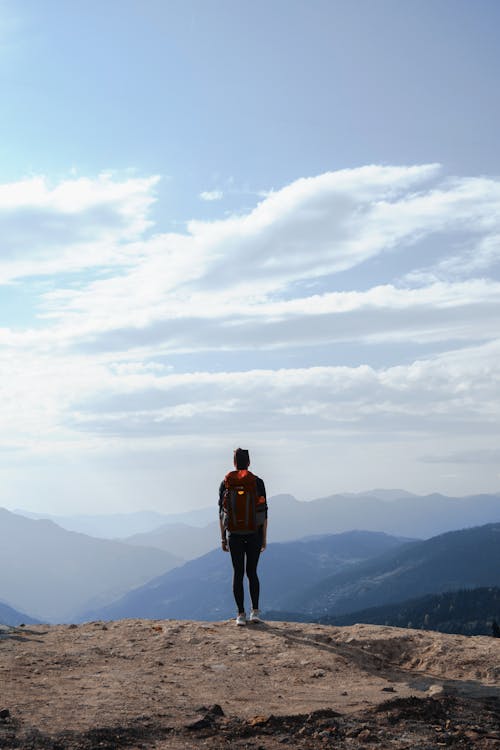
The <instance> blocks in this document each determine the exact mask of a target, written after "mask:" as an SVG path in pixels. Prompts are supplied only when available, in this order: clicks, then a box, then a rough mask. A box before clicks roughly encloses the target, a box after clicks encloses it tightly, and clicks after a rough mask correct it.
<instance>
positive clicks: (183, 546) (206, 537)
mask: <svg viewBox="0 0 500 750" xmlns="http://www.w3.org/2000/svg"><path fill="white" fill-rule="evenodd" d="M213 515H214V511H213V508H212V516H213ZM215 516H216V517H217V512H215ZM123 541H124V542H126V543H127V544H133V545H140V546H142V547H156V548H158V549H164V550H168V551H169V552H171V553H172V554H173V555H177V556H178V557H182V558H183V559H184V560H192V559H193V558H195V557H200V556H201V555H204V554H205V553H207V552H209V551H210V550H213V549H215V548H216V547H217V548H218V547H219V542H220V529H219V522H218V521H214V522H213V523H211V524H209V525H208V526H203V527H201V528H200V527H198V526H188V525H187V524H185V523H172V524H171V523H168V524H164V525H163V526H160V528H158V529H155V530H154V531H149V532H148V533H146V534H135V535H134V536H131V537H128V538H127V539H123Z"/></svg>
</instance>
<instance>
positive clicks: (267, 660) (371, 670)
mask: <svg viewBox="0 0 500 750" xmlns="http://www.w3.org/2000/svg"><path fill="white" fill-rule="evenodd" d="M285 745H290V746H291V747H294V748H295V747H296V748H304V750H306V748H307V749H308V750H314V749H315V748H329V747H331V748H353V749H355V748H361V747H367V746H370V745H373V746H378V747H380V748H394V749H396V748H397V749H398V750H402V749H403V748H407V749H408V750H410V748H411V750H424V748H425V750H428V749H430V748H439V747H455V748H478V749H484V750H489V749H490V748H500V639H494V638H489V637H473V638H466V637H462V636H452V635H443V634H440V633H434V632H427V631H425V632H424V631H417V630H401V629H397V628H387V627H378V626H372V625H354V626H351V627H345V628H335V627H328V626H320V625H312V624H304V623H276V622H273V623H270V624H262V625H247V627H244V628H237V627H236V626H235V625H234V623H233V622H232V621H231V622H215V623H196V622H184V621H172V620H167V621H146V620H123V621H119V622H112V623H103V622H94V623H87V624H84V625H80V626H75V625H66V626H51V627H44V626H35V627H33V626H32V627H29V628H27V627H26V628H16V629H12V628H1V627H0V748H23V749H27V748H32V749H33V750H38V749H41V748H47V749H50V750H97V749H98V748H99V750H114V749H115V748H130V749H131V750H133V749H134V748H148V749H157V750H163V749H166V748H172V750H176V749H179V750H180V749H181V748H182V749H183V750H185V749H186V748H194V747H200V748H201V747H205V748H209V749H213V750H215V749H216V748H229V747H235V748H248V749H250V748H251V749H253V750H264V749H265V750H273V749H274V748H279V747H283V746H285Z"/></svg>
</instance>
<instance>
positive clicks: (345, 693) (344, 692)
mask: <svg viewBox="0 0 500 750" xmlns="http://www.w3.org/2000/svg"><path fill="white" fill-rule="evenodd" d="M340 695H349V693H348V692H347V690H344V691H343V692H342V693H340Z"/></svg>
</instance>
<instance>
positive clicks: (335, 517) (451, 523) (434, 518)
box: [23, 489, 500, 560]
mask: <svg viewBox="0 0 500 750" xmlns="http://www.w3.org/2000/svg"><path fill="white" fill-rule="evenodd" d="M268 502H269V538H270V539H271V540H272V541H274V542H285V541H291V540H293V539H300V538H303V537H305V536H309V535H314V534H322V533H325V534H338V533H341V532H343V531H352V530H353V529H364V530H366V531H382V532H385V533H387V534H391V535H394V536H404V537H411V538H420V539H428V538H430V537H432V536H436V535H437V534H442V533H444V532H446V531H452V530H455V529H462V528H467V527H472V526H481V525H484V524H487V523H493V522H497V521H500V494H493V495H470V496H467V497H447V496H445V495H439V494H431V495H425V496H419V495H413V494H412V493H409V492H406V491H405V490H401V489H395V490H390V489H385V490H384V489H375V490H370V491H368V492H363V493H358V494H343V495H339V494H337V495H330V496H328V497H324V498H319V499H317V500H311V501H308V502H300V501H298V500H296V499H295V498H294V497H293V496H292V495H275V496H273V497H271V498H270V499H269V501H268ZM23 513H24V514H25V515H26V512H23ZM31 515H34V514H31ZM211 519H213V520H211ZM51 520H53V521H54V522H56V523H57V524H58V525H60V526H62V527H63V528H66V529H69V530H73V531H80V532H83V533H86V534H90V535H92V536H96V537H106V538H112V539H116V538H121V539H122V540H123V541H126V542H127V543H129V544H133V545H139V546H146V547H156V548H158V549H163V550H166V551H168V552H170V553H171V554H174V555H176V556H178V557H180V558H182V559H184V560H188V559H193V558H194V557H198V556H199V555H201V554H204V553H205V552H208V551H209V550H211V549H215V548H216V547H217V546H218V542H219V530H218V518H217V503H216V501H215V500H214V505H213V507H212V508H201V509H199V510H195V511H192V510H190V511H187V512H185V513H176V514H170V515H162V514H159V513H150V512H140V513H131V514H114V515H102V516H99V515H89V516H85V515H80V516H66V517H64V516H51Z"/></svg>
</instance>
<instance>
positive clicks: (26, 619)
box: [0, 602, 39, 627]
mask: <svg viewBox="0 0 500 750" xmlns="http://www.w3.org/2000/svg"><path fill="white" fill-rule="evenodd" d="M23 623H24V624H25V625H37V624H38V623H39V620H35V619H34V618H33V617H30V615H26V614H24V612H18V611H17V609H14V608H13V607H9V605H8V604H5V602H0V625H10V626H11V627H15V626H16V625H22V624H23Z"/></svg>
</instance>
